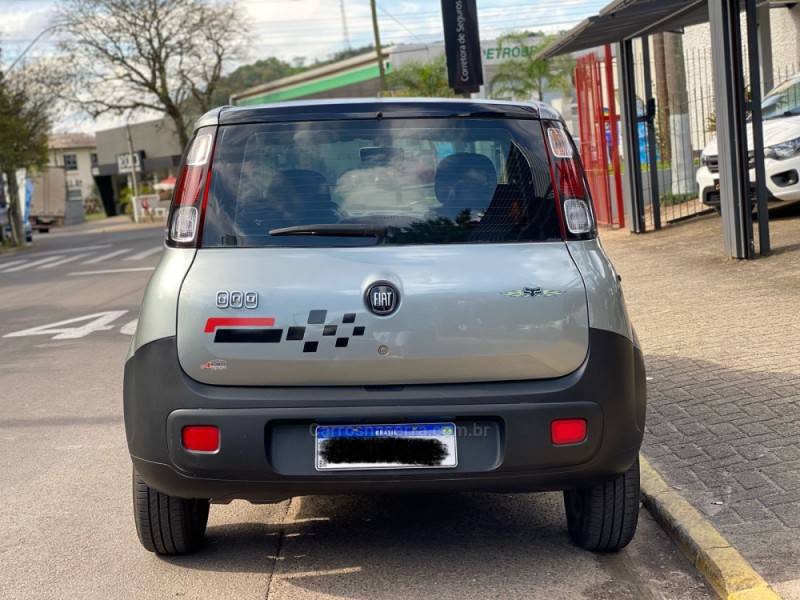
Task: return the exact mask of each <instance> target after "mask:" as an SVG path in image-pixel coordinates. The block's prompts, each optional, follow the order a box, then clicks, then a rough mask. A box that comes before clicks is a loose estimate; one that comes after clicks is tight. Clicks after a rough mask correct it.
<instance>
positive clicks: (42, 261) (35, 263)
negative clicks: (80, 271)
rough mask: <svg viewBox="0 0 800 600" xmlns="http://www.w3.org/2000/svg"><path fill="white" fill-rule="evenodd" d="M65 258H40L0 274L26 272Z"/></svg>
mask: <svg viewBox="0 0 800 600" xmlns="http://www.w3.org/2000/svg"><path fill="white" fill-rule="evenodd" d="M61 258H64V256H63V255H61V256H48V257H47V258H40V259H39V260H34V261H33V262H30V261H27V260H26V261H25V262H24V263H22V264H21V265H18V266H16V267H11V268H10V269H4V270H2V271H0V273H16V272H17V271H24V270H25V269H30V268H31V267H37V266H39V265H43V264H45V263H49V262H53V261H54V260H59V259H61Z"/></svg>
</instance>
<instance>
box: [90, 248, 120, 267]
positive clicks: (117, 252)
mask: <svg viewBox="0 0 800 600" xmlns="http://www.w3.org/2000/svg"><path fill="white" fill-rule="evenodd" d="M130 251H131V249H130V248H123V249H122V250H114V252H109V253H108V254H101V255H100V256H98V257H97V258H90V259H89V260H85V261H83V262H82V263H81V264H82V265H94V264H97V263H99V262H103V261H104V260H108V259H109V258H114V257H115V256H119V255H120V254H125V253H126V252H130Z"/></svg>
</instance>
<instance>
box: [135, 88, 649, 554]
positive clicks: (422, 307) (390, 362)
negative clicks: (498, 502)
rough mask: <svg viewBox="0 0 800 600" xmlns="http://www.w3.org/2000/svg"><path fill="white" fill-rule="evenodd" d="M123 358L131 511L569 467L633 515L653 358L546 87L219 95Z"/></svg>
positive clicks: (146, 518) (572, 524) (627, 521)
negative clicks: (532, 98)
mask: <svg viewBox="0 0 800 600" xmlns="http://www.w3.org/2000/svg"><path fill="white" fill-rule="evenodd" d="M166 246H167V248H166V251H165V252H164V255H163V258H162V259H161V262H160V264H159V266H158V268H157V269H156V271H155V273H154V274H153V277H152V280H151V281H150V284H149V286H148V288H147V291H146V293H145V297H144V301H143V304H142V308H141V314H140V318H139V326H138V330H137V331H136V335H135V337H134V340H133V343H132V346H131V350H130V354H129V356H128V359H127V363H126V365H125V390H124V399H125V426H126V430H127V438H128V447H129V449H130V454H131V458H132V459H133V467H134V470H133V491H134V504H135V511H134V514H135V519H136V527H137V531H138V534H139V538H140V540H141V542H142V544H143V545H144V547H145V548H147V549H148V550H150V551H154V552H158V553H160V554H181V553H186V552H191V551H193V550H195V549H196V548H197V547H198V546H199V545H200V543H201V541H202V538H203V535H204V533H205V528H206V522H207V519H208V511H209V505H210V504H211V503H225V502H229V501H230V500H232V499H246V500H249V501H251V502H274V501H278V500H281V499H285V498H288V497H291V496H295V495H305V494H340V493H361V492H365V493H366V492H388V491H425V492H437V491H452V490H483V491H501V492H533V491H541V490H564V498H565V508H566V516H567V525H568V529H569V533H570V535H571V537H572V539H573V540H574V542H575V543H576V544H578V545H579V546H581V547H584V548H587V549H590V550H594V551H614V550H618V549H620V548H622V547H624V546H625V545H626V544H627V543H628V542H629V541H630V540H631V538H632V537H633V534H634V531H635V529H636V523H637V518H638V510H639V465H638V451H639V447H640V445H641V441H642V434H643V431H644V421H645V404H646V398H645V370H644V363H643V360H642V352H641V350H640V348H639V343H638V341H637V339H636V334H635V333H634V330H633V328H632V326H631V323H630V321H629V319H628V315H627V313H626V309H625V303H624V300H623V296H622V290H621V288H620V283H619V277H618V276H617V274H616V272H615V271H614V268H613V267H612V266H611V263H610V262H609V260H608V258H607V257H606V255H605V253H604V252H603V249H602V247H601V246H600V243H599V241H598V239H597V233H596V227H595V223H594V218H593V214H592V208H591V200H590V197H589V192H588V188H587V185H586V180H585V177H584V173H583V169H582V167H581V163H580V160H579V157H578V155H577V152H576V150H575V146H574V143H573V141H572V139H571V137H570V135H569V133H568V132H567V130H566V128H565V126H564V123H563V122H562V120H561V118H560V117H559V116H558V114H556V113H555V112H554V111H552V109H550V108H548V107H547V106H546V105H543V104H535V103H534V104H521V103H509V102H488V101H472V100H405V99H404V100H348V101H324V102H299V103H286V104H271V105H266V106H258V107H243V108H230V107H225V108H221V109H217V110H215V111H212V112H211V113H209V114H207V115H205V116H204V117H203V118H202V119H200V121H199V122H198V124H197V128H196V131H195V134H194V137H193V139H192V141H191V143H190V144H189V147H188V148H187V151H186V154H185V156H184V159H183V164H182V167H181V175H180V177H179V180H178V185H177V187H176V191H175V197H174V199H173V204H172V209H171V212H170V216H169V223H168V231H167V241H166Z"/></svg>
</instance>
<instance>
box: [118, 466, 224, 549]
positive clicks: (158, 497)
mask: <svg viewBox="0 0 800 600" xmlns="http://www.w3.org/2000/svg"><path fill="white" fill-rule="evenodd" d="M208 508H209V502H208V500H187V499H186V498H176V497H174V496H167V495H166V494H162V493H161V492H159V491H157V490H154V489H153V488H151V487H150V486H149V485H147V484H146V483H145V482H144V480H142V478H141V477H140V476H139V474H138V473H137V472H136V471H135V470H134V471H133V517H134V520H135V521H136V533H137V534H138V536H139V541H140V542H141V543H142V546H144V547H145V549H147V550H149V551H150V552H155V553H156V554H163V555H165V556H177V555H180V554H190V553H192V552H194V551H196V550H197V549H198V548H199V547H200V546H201V545H202V543H203V537H204V536H205V533H206V525H207V524H208Z"/></svg>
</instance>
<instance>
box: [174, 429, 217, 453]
mask: <svg viewBox="0 0 800 600" xmlns="http://www.w3.org/2000/svg"><path fill="white" fill-rule="evenodd" d="M181 439H182V441H183V447H184V448H186V449H187V450H191V451H192V452H216V451H217V450H219V428H218V427H214V426H213V425H190V426H188V427H184V428H183V431H181Z"/></svg>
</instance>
